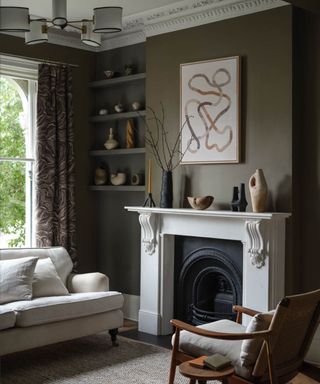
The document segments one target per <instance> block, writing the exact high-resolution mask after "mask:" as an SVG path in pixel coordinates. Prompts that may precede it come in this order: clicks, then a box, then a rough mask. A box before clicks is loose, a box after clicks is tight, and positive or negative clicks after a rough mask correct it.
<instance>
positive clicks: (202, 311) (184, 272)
mask: <svg viewBox="0 0 320 384" xmlns="http://www.w3.org/2000/svg"><path fill="white" fill-rule="evenodd" d="M242 252H243V251H242V243H241V242H239V241H230V240H218V239H206V238H194V237H183V236H176V238H175V272H174V273H175V287H174V292H175V295H174V296H175V297H174V303H175V304H174V317H175V318H177V319H180V320H183V321H186V322H188V323H191V324H194V325H201V324H205V323H208V322H212V321H216V320H220V319H230V320H235V314H234V313H233V312H232V306H233V305H235V304H238V305H241V304H242Z"/></svg>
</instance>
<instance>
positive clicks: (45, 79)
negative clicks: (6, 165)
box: [36, 64, 76, 264]
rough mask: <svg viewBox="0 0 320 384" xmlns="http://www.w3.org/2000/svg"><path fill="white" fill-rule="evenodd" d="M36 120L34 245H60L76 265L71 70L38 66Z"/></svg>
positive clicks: (45, 65)
mask: <svg viewBox="0 0 320 384" xmlns="http://www.w3.org/2000/svg"><path fill="white" fill-rule="evenodd" d="M37 119H38V120H37V125H38V128H37V140H36V219H37V233H36V239H37V246H39V247H46V246H53V245H61V246H63V247H65V248H66V249H67V250H68V252H69V254H70V256H71V258H72V260H73V262H74V264H75V262H76V249H75V242H76V239H75V235H76V228H75V218H76V217H75V196H74V195H75V176H74V173H75V172H74V170H75V165H74V149H73V138H74V133H73V106H72V73H71V68H70V67H68V66H57V65H48V64H41V65H40V66H39V80H38V100H37Z"/></svg>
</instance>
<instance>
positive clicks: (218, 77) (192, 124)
mask: <svg viewBox="0 0 320 384" xmlns="http://www.w3.org/2000/svg"><path fill="white" fill-rule="evenodd" d="M180 123H181V126H183V128H182V132H181V152H182V153H183V154H184V156H183V159H182V162H181V163H182V164H194V163H204V164H205V163H238V162H239V157H240V153H239V152H240V57H239V56H234V57H227V58H223V59H215V60H207V61H199V62H195V63H187V64H181V65H180Z"/></svg>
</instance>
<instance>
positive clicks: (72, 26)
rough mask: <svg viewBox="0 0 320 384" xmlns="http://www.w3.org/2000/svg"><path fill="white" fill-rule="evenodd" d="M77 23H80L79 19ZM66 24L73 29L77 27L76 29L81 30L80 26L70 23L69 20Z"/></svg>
mask: <svg viewBox="0 0 320 384" xmlns="http://www.w3.org/2000/svg"><path fill="white" fill-rule="evenodd" d="M72 23H74V21H72ZM77 23H78V21H77ZM79 23H81V21H79ZM67 26H68V27H71V28H74V29H77V30H78V31H82V27H78V26H76V25H72V24H71V22H69V21H68V22H67Z"/></svg>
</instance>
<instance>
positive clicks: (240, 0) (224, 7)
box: [100, 0, 288, 51]
mask: <svg viewBox="0 0 320 384" xmlns="http://www.w3.org/2000/svg"><path fill="white" fill-rule="evenodd" d="M287 5H288V3H286V2H285V1H281V0H202V1H200V0H184V1H179V2H178V3H175V4H171V5H168V6H165V7H161V8H158V9H156V10H154V9H153V10H151V11H146V12H143V13H140V14H136V15H133V16H129V17H126V18H124V20H123V31H122V32H121V33H119V34H117V35H114V36H112V37H108V38H106V39H105V40H104V41H103V44H102V46H101V47H100V51H104V50H109V49H114V48H120V47H123V46H127V45H132V44H137V43H141V42H144V41H145V40H146V38H147V37H151V36H155V35H160V34H163V33H168V32H174V31H179V30H182V29H187V28H192V27H195V26H199V25H204V24H209V23H214V22H216V21H221V20H226V19H231V18H235V17H239V16H244V15H249V14H252V13H256V12H262V11H266V10H269V9H273V8H277V7H282V6H287Z"/></svg>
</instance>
